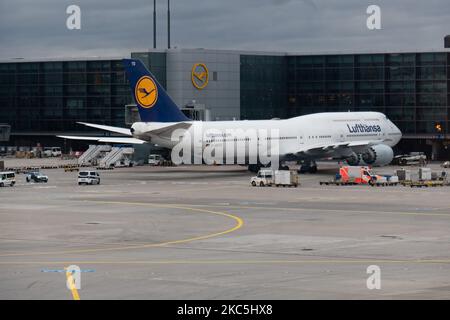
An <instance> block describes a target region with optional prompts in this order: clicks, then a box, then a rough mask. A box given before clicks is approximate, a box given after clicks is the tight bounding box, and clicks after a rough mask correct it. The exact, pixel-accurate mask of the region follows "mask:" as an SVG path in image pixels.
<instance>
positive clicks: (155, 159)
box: [148, 154, 164, 166]
mask: <svg viewBox="0 0 450 320" xmlns="http://www.w3.org/2000/svg"><path fill="white" fill-rule="evenodd" d="M163 161H164V158H163V157H162V156H161V155H159V154H151V155H149V156H148V164H149V165H151V166H160V165H162V162H163Z"/></svg>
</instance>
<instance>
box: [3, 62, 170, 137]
mask: <svg viewBox="0 0 450 320" xmlns="http://www.w3.org/2000/svg"><path fill="white" fill-rule="evenodd" d="M132 57H133V58H138V59H141V60H142V61H143V62H144V63H145V64H146V65H147V67H150V70H151V71H152V72H153V73H154V74H155V76H156V77H157V79H158V81H159V82H160V83H161V85H162V86H163V87H166V56H165V53H133V54H132ZM132 102H133V99H132V96H131V93H130V87H129V84H128V80H127V78H126V75H125V70H124V69H123V65H122V62H121V60H119V59H117V60H87V61H46V62H15V63H9V62H8V63H0V123H7V124H9V125H11V131H12V132H13V134H14V133H19V134H22V133H34V134H43V133H49V134H51V133H52V132H81V131H92V130H93V129H92V128H89V127H85V126H81V125H79V124H77V123H76V122H77V121H83V122H92V123H98V124H108V125H112V126H119V127H125V126H126V125H125V105H127V104H130V103H132Z"/></svg>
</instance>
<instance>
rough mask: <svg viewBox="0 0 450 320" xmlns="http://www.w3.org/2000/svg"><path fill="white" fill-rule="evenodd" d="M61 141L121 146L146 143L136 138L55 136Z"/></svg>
mask: <svg viewBox="0 0 450 320" xmlns="http://www.w3.org/2000/svg"><path fill="white" fill-rule="evenodd" d="M57 137H59V138H63V139H70V140H89V141H96V142H106V143H121V144H143V143H146V141H144V140H140V139H136V138H121V137H87V136H57Z"/></svg>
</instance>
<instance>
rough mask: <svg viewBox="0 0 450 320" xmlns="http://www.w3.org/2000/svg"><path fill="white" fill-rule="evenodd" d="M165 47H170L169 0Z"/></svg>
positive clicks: (168, 3)
mask: <svg viewBox="0 0 450 320" xmlns="http://www.w3.org/2000/svg"><path fill="white" fill-rule="evenodd" d="M167 49H170V0H167Z"/></svg>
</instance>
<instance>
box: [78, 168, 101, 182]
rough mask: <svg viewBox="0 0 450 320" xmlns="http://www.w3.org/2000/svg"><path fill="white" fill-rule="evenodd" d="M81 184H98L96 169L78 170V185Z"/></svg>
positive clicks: (98, 177)
mask: <svg viewBox="0 0 450 320" xmlns="http://www.w3.org/2000/svg"><path fill="white" fill-rule="evenodd" d="M82 184H100V175H99V174H98V172H97V171H80V172H79V173H78V185H82Z"/></svg>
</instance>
